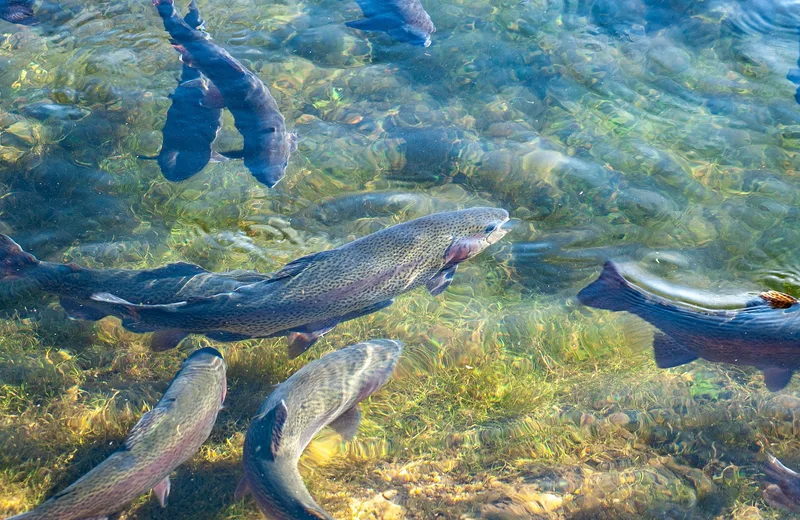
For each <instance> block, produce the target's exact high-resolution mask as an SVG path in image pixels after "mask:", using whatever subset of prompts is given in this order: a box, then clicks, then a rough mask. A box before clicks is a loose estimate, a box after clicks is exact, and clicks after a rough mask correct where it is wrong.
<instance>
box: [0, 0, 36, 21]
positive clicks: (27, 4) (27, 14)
mask: <svg viewBox="0 0 800 520" xmlns="http://www.w3.org/2000/svg"><path fill="white" fill-rule="evenodd" d="M33 4H34V2H33V0H0V18H2V19H3V20H5V21H7V22H11V23H16V24H19V25H38V24H39V20H37V19H36V17H35V16H33Z"/></svg>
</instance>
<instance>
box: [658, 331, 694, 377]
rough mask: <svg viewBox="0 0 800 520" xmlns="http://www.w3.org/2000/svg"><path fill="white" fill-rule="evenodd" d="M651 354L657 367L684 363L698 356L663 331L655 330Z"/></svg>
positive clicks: (668, 366) (675, 365) (670, 366)
mask: <svg viewBox="0 0 800 520" xmlns="http://www.w3.org/2000/svg"><path fill="white" fill-rule="evenodd" d="M653 354H654V356H655V360H656V365H657V366H658V368H672V367H677V366H680V365H685V364H686V363H691V362H692V361H694V360H695V359H697V358H698V357H699V356H698V355H697V354H695V353H694V352H691V351H690V350H687V349H686V348H685V347H683V346H682V345H679V344H678V342H676V341H675V340H674V339H672V338H671V337H669V336H667V335H666V334H664V333H663V332H656V333H655V335H654V336H653Z"/></svg>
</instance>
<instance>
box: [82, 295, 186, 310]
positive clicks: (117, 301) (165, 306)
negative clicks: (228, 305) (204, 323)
mask: <svg viewBox="0 0 800 520" xmlns="http://www.w3.org/2000/svg"><path fill="white" fill-rule="evenodd" d="M91 299H92V300H94V301H96V302H103V303H108V304H111V305H118V306H121V307H124V308H126V309H128V310H129V311H134V312H135V311H137V310H139V309H158V310H165V311H174V310H175V309H177V308H178V307H183V306H184V305H186V304H187V303H189V302H186V301H182V302H173V303H158V304H147V303H131V302H129V301H128V300H125V299H123V298H120V297H119V296H115V295H113V294H111V293H107V292H100V293H94V294H93V295H92V296H91Z"/></svg>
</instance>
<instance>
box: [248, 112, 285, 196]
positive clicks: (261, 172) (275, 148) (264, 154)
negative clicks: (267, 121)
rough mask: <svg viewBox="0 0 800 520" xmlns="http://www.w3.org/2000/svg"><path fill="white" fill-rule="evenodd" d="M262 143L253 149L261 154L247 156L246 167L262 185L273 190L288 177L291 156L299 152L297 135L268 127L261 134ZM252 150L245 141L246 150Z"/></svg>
mask: <svg viewBox="0 0 800 520" xmlns="http://www.w3.org/2000/svg"><path fill="white" fill-rule="evenodd" d="M260 139H261V140H262V141H263V142H261V143H256V144H255V146H253V147H252V149H258V150H260V151H261V152H260V153H258V154H256V155H255V156H250V155H248V154H245V156H244V165H245V166H246V167H247V169H248V170H250V173H252V174H253V177H255V178H256V180H258V181H259V182H261V183H262V184H266V185H267V186H268V187H270V188H272V187H274V186H275V185H276V184H278V182H280V180H281V179H283V177H284V175H286V168H287V167H288V166H289V156H290V155H291V154H292V152H294V151H295V150H297V135H296V134H294V133H292V132H287V131H286V130H283V131H279V130H278V129H276V128H275V127H268V128H267V129H266V130H265V131H264V132H261V133H260ZM248 148H250V147H249V146H248V145H247V141H245V149H248Z"/></svg>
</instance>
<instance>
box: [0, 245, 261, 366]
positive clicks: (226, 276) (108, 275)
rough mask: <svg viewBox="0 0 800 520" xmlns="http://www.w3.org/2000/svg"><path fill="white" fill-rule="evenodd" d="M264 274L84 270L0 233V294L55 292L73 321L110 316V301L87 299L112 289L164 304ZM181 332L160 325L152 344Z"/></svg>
mask: <svg viewBox="0 0 800 520" xmlns="http://www.w3.org/2000/svg"><path fill="white" fill-rule="evenodd" d="M266 278H268V276H267V275H262V274H258V273H254V272H251V271H232V272H229V273H220V274H217V273H211V272H209V271H206V270H205V269H203V268H201V267H199V266H196V265H192V264H187V263H175V264H169V265H167V266H164V267H160V268H158V269H147V270H131V269H87V268H83V267H79V266H77V265H75V264H58V263H52V262H41V261H39V260H37V259H36V257H34V256H33V255H31V254H29V253H26V252H25V251H23V250H22V248H20V246H19V245H18V244H17V243H16V242H14V241H13V240H12V239H11V238H10V237H8V236H6V235H0V295H1V296H2V297H3V298H4V299H6V298H11V297H13V298H19V297H23V296H27V295H30V294H34V293H37V292H46V293H52V294H56V295H58V296H59V297H60V302H61V306H62V307H63V308H64V310H65V311H66V312H67V314H69V315H70V317H72V318H74V319H83V320H100V319H102V318H104V317H105V316H111V315H116V313H117V312H118V309H117V307H116V306H114V305H108V304H106V303H104V302H100V301H96V300H93V299H92V298H91V296H92V295H93V294H95V293H98V292H100V293H102V292H107V293H114V294H118V295H119V296H120V297H121V298H125V299H126V300H127V301H131V302H137V303H142V304H168V303H172V302H175V301H182V300H185V299H186V298H198V297H202V296H211V295H215V294H219V293H220V292H225V291H233V290H235V289H237V288H238V287H242V286H245V285H248V284H251V283H253V282H256V281H260V280H264V279H266ZM183 337H185V335H181V334H179V333H174V331H172V330H171V329H166V331H164V332H163V333H160V334H159V335H157V337H155V338H154V348H155V349H156V350H163V349H166V348H170V347H174V346H175V345H176V344H177V342H179V341H180V340H181V339H182V338H183Z"/></svg>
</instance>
